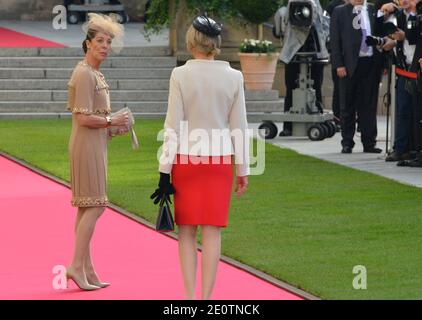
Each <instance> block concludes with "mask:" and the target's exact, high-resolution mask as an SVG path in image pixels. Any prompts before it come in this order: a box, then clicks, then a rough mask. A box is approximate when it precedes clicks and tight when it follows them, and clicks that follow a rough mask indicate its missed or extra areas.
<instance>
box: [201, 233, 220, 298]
mask: <svg viewBox="0 0 422 320" xmlns="http://www.w3.org/2000/svg"><path fill="white" fill-rule="evenodd" d="M220 255H221V228H220V227H216V226H202V297H201V298H202V299H203V300H208V299H210V297H211V294H212V290H213V288H214V283H215V278H216V275H217V267H218V262H219V261H220Z"/></svg>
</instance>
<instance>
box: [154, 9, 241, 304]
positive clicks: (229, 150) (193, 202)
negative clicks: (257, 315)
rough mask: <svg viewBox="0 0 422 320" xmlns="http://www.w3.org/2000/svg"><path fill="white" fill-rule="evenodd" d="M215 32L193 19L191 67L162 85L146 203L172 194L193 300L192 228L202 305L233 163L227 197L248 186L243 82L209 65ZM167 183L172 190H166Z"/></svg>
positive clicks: (202, 19)
mask: <svg viewBox="0 0 422 320" xmlns="http://www.w3.org/2000/svg"><path fill="white" fill-rule="evenodd" d="M220 33H221V26H220V25H219V24H217V23H216V22H215V21H214V20H212V19H210V18H208V17H206V16H199V17H197V18H196V19H195V20H194V21H193V24H192V26H191V27H190V28H189V30H188V32H187V34H186V43H187V48H188V50H189V52H190V53H191V54H192V56H193V58H194V59H192V60H189V61H187V62H186V64H185V65H184V66H181V67H178V68H175V69H174V70H173V72H172V75H171V79H170V93H169V102H168V111H167V117H166V121H165V124H164V128H165V134H164V137H165V140H164V143H163V149H162V154H161V156H160V166H159V171H160V181H159V185H158V188H157V189H156V191H155V192H154V194H152V195H151V199H154V200H155V201H154V203H158V202H159V201H160V200H161V199H162V198H163V197H166V198H169V195H171V194H173V193H174V208H175V221H176V224H177V225H178V227H179V257H180V265H181V270H182V273H183V279H184V285H185V295H186V298H187V299H194V298H195V285H196V284H195V282H196V266H197V259H196V257H197V247H196V233H197V227H198V226H201V227H202V295H201V298H202V299H209V298H210V297H211V293H212V289H213V287H214V282H215V277H216V273H217V266H218V262H219V260H220V252H221V228H222V227H226V226H227V224H228V210H229V206H230V198H231V190H232V185H233V160H235V163H236V180H235V192H236V194H237V196H238V197H239V196H241V195H242V194H243V193H244V192H245V191H246V188H247V186H248V178H247V176H248V175H249V137H248V135H247V129H248V123H247V120H246V107H245V95H244V89H243V75H242V73H241V72H239V71H237V70H235V69H232V68H231V67H230V65H229V63H228V62H225V61H216V60H214V58H215V56H216V55H217V54H218V53H219V52H220V46H221V36H220ZM170 175H171V177H172V183H170Z"/></svg>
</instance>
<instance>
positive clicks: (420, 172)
mask: <svg viewBox="0 0 422 320" xmlns="http://www.w3.org/2000/svg"><path fill="white" fill-rule="evenodd" d="M386 123H387V122H386V117H385V116H379V117H378V139H377V141H378V144H377V146H378V147H379V148H381V149H383V150H384V151H385V138H386ZM258 126H259V123H251V124H250V128H252V129H257V128H258ZM277 126H278V128H279V131H281V130H282V128H283V126H282V124H279V123H277ZM340 141H341V135H340V133H337V134H336V135H335V136H334V137H333V138H331V139H325V140H324V141H310V140H309V139H308V137H276V138H275V139H273V140H268V142H270V143H272V144H273V145H276V146H278V147H280V148H288V149H292V150H294V151H296V152H298V153H300V154H303V155H308V156H312V157H315V158H318V159H321V160H325V161H329V162H333V163H337V164H340V165H343V166H346V167H350V168H353V169H357V170H362V171H367V172H371V173H374V174H376V175H379V176H383V177H386V178H389V179H392V180H395V181H398V182H400V183H403V184H407V185H412V186H415V187H418V188H422V168H407V167H397V166H396V163H391V162H385V152H384V153H381V154H368V153H363V147H362V143H361V142H360V135H359V134H358V133H357V134H356V136H355V147H354V148H353V153H352V154H342V153H341V152H340V151H341V144H340Z"/></svg>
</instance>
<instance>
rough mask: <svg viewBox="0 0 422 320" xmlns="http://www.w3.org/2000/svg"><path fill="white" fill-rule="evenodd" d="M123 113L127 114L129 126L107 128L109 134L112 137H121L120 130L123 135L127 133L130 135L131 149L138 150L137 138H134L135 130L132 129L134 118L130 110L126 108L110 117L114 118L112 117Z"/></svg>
mask: <svg viewBox="0 0 422 320" xmlns="http://www.w3.org/2000/svg"><path fill="white" fill-rule="evenodd" d="M124 112H127V113H128V114H129V125H128V127H125V126H111V127H110V128H109V134H110V135H111V136H112V137H113V136H117V135H121V134H120V133H119V131H121V130H123V131H124V132H125V134H126V133H127V132H130V133H131V135H132V148H133V149H138V148H139V142H138V138H137V137H136V133H135V130H134V129H133V125H134V124H135V118H134V117H133V114H132V111H130V109H129V108H127V107H126V108H123V109H120V110H119V111H117V112H115V113H113V114H112V115H111V117H114V116H116V115H118V114H121V113H124Z"/></svg>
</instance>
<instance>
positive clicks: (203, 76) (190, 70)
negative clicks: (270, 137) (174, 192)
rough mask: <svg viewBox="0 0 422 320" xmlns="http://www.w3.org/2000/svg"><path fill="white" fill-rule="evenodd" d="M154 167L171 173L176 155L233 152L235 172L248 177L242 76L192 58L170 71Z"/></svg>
mask: <svg viewBox="0 0 422 320" xmlns="http://www.w3.org/2000/svg"><path fill="white" fill-rule="evenodd" d="M164 129H165V132H164V143H163V149H162V154H161V156H160V159H159V160H160V166H159V171H160V172H163V173H171V170H172V164H173V161H174V159H175V156H176V154H177V153H180V154H183V155H194V156H224V155H232V154H234V155H235V162H236V171H237V173H236V174H237V176H246V175H249V139H250V137H249V135H248V122H247V119H246V106H245V93H244V88H243V75H242V73H241V72H240V71H238V70H235V69H232V68H231V67H230V64H229V63H228V62H225V61H218V60H202V59H194V60H189V61H187V62H186V64H185V65H184V66H181V67H177V68H175V69H174V70H173V72H172V74H171V78H170V92H169V100H168V110H167V116H166V121H165V123H164Z"/></svg>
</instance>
